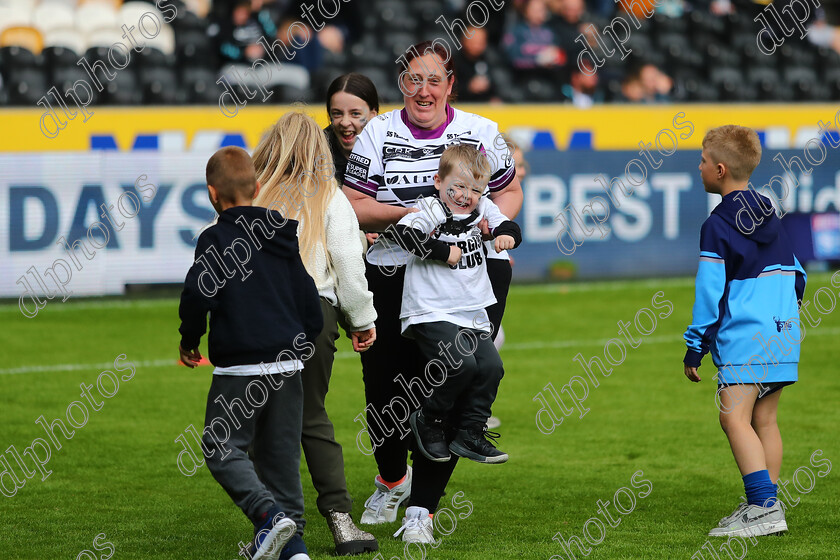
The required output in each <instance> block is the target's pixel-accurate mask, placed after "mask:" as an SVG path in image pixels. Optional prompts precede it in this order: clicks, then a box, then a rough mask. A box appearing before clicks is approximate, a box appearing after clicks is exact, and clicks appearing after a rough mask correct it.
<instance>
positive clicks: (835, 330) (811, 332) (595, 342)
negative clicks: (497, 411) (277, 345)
mask: <svg viewBox="0 0 840 560" xmlns="http://www.w3.org/2000/svg"><path fill="white" fill-rule="evenodd" d="M838 334H840V327H832V328H830V329H820V328H819V327H809V329H808V330H806V331H805V339H806V340H807V339H808V337H809V336H834V335H838ZM612 338H619V337H618V335H616V336H614V337H612ZM609 340H611V339H609V338H598V339H596V338H590V339H586V340H538V341H534V342H518V343H508V344H505V345H504V347H503V348H502V350H504V351H513V352H516V351H521V350H543V349H545V350H550V349H559V348H574V347H576V346H604V345H605V344H606V343H607V342H608V341H609ZM641 340H642V344H676V343H679V342H681V341H682V338H681V337H678V336H648V337H642V338H641ZM335 359H337V360H349V359H358V354H357V353H355V352H336V354H335ZM132 363H133V364H134V365H135V366H136V367H138V368H141V367H166V366H174V365H177V363H178V360H177V358H171V359H165V360H144V361H139V362H132ZM113 366H114V363H113V362H102V363H98V364H55V365H36V366H21V367H16V368H6V369H0V375H16V374H22V373H44V372H58V371H78V370H88V369H89V370H94V371H95V370H100V371H101V370H103V369H107V368H109V367H113Z"/></svg>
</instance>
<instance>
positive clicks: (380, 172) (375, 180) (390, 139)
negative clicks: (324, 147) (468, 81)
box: [344, 105, 516, 264]
mask: <svg viewBox="0 0 840 560" xmlns="http://www.w3.org/2000/svg"><path fill="white" fill-rule="evenodd" d="M459 143H466V144H470V145H473V146H475V147H476V148H477V149H479V150H480V151H482V152H483V153H485V154H486V155H487V158H488V161H489V162H490V168H491V175H490V183H489V185H488V189H487V190H486V191H485V194H488V193H491V192H496V191H500V190H502V189H504V188H505V187H506V186H508V184H510V182H511V181H512V180H513V178H514V175H515V173H516V170H515V168H514V165H513V158H512V154H511V153H510V150H509V149H508V146H507V144H506V143H505V140H504V138H503V137H502V135H501V134H499V127H498V125H496V123H494V122H493V121H491V120H490V119H486V118H484V117H480V116H478V115H474V114H472V113H466V112H464V111H461V110H459V109H455V108H453V107H451V106H448V105H447V107H446V122H444V123H443V124H442V125H441V126H439V127H438V128H436V129H434V130H423V129H421V128H418V127H416V126H414V125H413V124H411V122H410V121H409V120H408V115H407V114H406V110H405V109H395V110H393V111H390V112H388V113H383V114H382V115H379V116H378V117H376V118H374V119H373V120H372V121H371V122H369V123H368V124H367V126H365V128H364V129H363V130H362V133H361V134H360V135H359V138H358V139H357V140H356V144H355V146H353V153H351V154H350V157H349V158H348V162H347V170H346V172H345V175H344V184H345V185H347V186H348V187H350V188H352V189H355V190H357V191H359V192H361V193H364V194H366V195H368V196H372V197H375V198H376V200H377V201H378V202H381V203H383V204H389V205H392V206H403V207H413V206H414V204H415V201H416V200H417V198H418V197H421V196H434V195H435V194H436V191H435V185H434V176H435V174H436V173H437V170H438V165H439V163H440V156H441V154H443V151H444V150H445V149H446V148H447V147H448V146H450V145H451V144H459ZM378 252H379V251H377V248H376V245H374V246H373V247H371V249H370V250H369V251H368V260H369V261H370V262H371V263H373V264H380V263H378V262H377V261H378V259H377V258H375V255H376V254H377V253H378ZM394 256H396V255H393V254H392V255H391V257H392V259H393V257H394ZM392 263H393V260H391V261H390V262H389V263H388V264H392ZM403 263H404V261H403V262H402V263H400V264H403ZM381 264H385V263H381Z"/></svg>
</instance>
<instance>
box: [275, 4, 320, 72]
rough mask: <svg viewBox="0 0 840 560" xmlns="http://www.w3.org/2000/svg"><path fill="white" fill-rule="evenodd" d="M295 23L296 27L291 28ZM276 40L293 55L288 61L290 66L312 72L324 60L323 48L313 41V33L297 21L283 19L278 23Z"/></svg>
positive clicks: (290, 18)
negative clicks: (278, 28)
mask: <svg viewBox="0 0 840 560" xmlns="http://www.w3.org/2000/svg"><path fill="white" fill-rule="evenodd" d="M295 23H297V25H294V26H293V24H295ZM292 27H294V29H292ZM325 29H326V28H325ZM277 40H278V41H280V42H281V43H283V44H284V45H286V48H287V50H288V51H289V52H290V53H292V54H293V55H294V56H293V57H292V59H291V60H290V61H289V62H290V63H291V64H294V65H296V66H301V67H303V68H305V69H306V70H308V71H309V72H314V71H315V70H317V69H318V68H320V67H321V61H322V60H323V58H324V51H323V47H322V46H321V43H320V42H319V41H317V40H315V32H314V31H312V29H311V28H310V27H309V26H306V25H304V24H303V23H302V22H300V21H299V20H298V19H296V18H293V17H287V18H285V19H284V20H283V21H282V22H281V23H280V30H279V31H278V32H277ZM301 45H303V46H301ZM298 47H300V48H298ZM281 62H283V63H284V65H286V64H287V63H286V62H284V61H281Z"/></svg>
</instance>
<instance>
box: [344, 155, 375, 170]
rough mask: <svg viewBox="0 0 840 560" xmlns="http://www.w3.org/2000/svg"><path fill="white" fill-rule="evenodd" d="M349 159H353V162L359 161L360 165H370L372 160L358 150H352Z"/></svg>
mask: <svg viewBox="0 0 840 560" xmlns="http://www.w3.org/2000/svg"><path fill="white" fill-rule="evenodd" d="M347 160H348V161H352V162H353V163H358V164H359V165H364V166H365V167H370V160H369V159H368V158H366V157H364V156H360V155H359V154H357V153H356V152H351V153H350V157H348V158H347Z"/></svg>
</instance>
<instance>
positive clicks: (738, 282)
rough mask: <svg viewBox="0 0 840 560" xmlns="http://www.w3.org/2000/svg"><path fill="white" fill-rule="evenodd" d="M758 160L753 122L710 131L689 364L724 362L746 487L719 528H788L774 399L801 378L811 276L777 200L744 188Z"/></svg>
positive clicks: (728, 415) (728, 408) (732, 441)
mask: <svg viewBox="0 0 840 560" xmlns="http://www.w3.org/2000/svg"><path fill="white" fill-rule="evenodd" d="M760 160H761V143H760V142H759V139H758V134H756V132H755V131H754V130H752V129H751V128H745V127H741V126H735V125H727V126H721V127H718V128H714V129H712V130H710V131H709V132H708V133H707V134H706V136H705V138H703V152H702V154H701V159H700V178H701V180H702V181H703V186H704V187H705V189H706V192H710V193H716V194H719V195H721V196H722V197H723V200H721V202H720V204H718V205H717V206H716V207H715V209H714V210H713V211H712V215H711V216H709V218H708V219H707V220H706V221H705V222H704V223H703V228H702V229H701V230H700V265H699V267H698V269H697V281H696V286H695V292H696V295H695V300H694V310H693V319H692V324H691V325H689V327H688V329H687V330H686V332H685V340H686V345H687V346H688V350H687V351H686V353H685V359H684V360H683V363H684V372H685V375H686V377H688V379H689V380H691V381H694V382H698V381H700V376H699V375H698V374H697V368H699V367H700V360H701V359H702V358H703V356H704V355H705V354H706V353H708V352H711V354H712V361H713V362H714V365H715V367H716V368H717V369H718V370H719V371H718V372H717V375H716V377H717V382H718V393H719V398H720V405H719V406H720V425H721V427H722V428H723V431H724V432H725V433H726V437H727V438H728V439H729V446H730V447H731V449H732V454H733V455H734V456H735V462H736V463H737V464H738V469H739V470H740V471H741V476H742V478H743V481H744V491H745V493H746V497H747V501H746V502H743V503H742V504H741V505H740V506H738V507H737V508H736V509H735V511H734V512H732V514H731V515H728V516H727V517H724V518H723V519H721V520H720V523H719V524H718V526H717V527H715V528H713V529H712V530H711V531H710V532H709V535H710V536H713V537H752V536H753V535H770V534H773V533H782V532H784V531H787V522H786V521H785V512H784V510H783V509H782V504H781V502H779V501H778V499H777V497H776V492H777V486H776V481H777V480H778V479H779V471H780V469H781V466H782V436H781V435H780V434H779V426H778V424H777V423H776V408H777V407H778V404H779V397H780V396H781V394H782V387H784V386H785V385H790V384H792V383H794V382H795V381H796V380H797V369H798V362H799V342H800V341H801V340H802V333H801V332H800V328H799V307H798V305H797V302H798V301H801V300H802V296H803V294H804V291H805V280H806V277H805V271H804V270H803V269H802V266H801V265H800V264H799V261H798V260H797V258H796V256H795V255H794V254H793V249H792V246H791V243H790V241H789V240H788V237H787V235H786V234H785V230H784V229H783V228H782V225H781V220H779V218H777V217H776V214H775V211H774V209H773V206H772V205H771V204H770V201H769V200H768V199H767V198H765V197H763V196H761V195H759V194H757V193H756V192H755V191H754V190H752V189H748V188H747V187H748V186H749V180H750V174H752V172H753V170H754V169H755V168H756V166H757V165H758V162H759V161H760ZM780 333H781V334H780Z"/></svg>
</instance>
